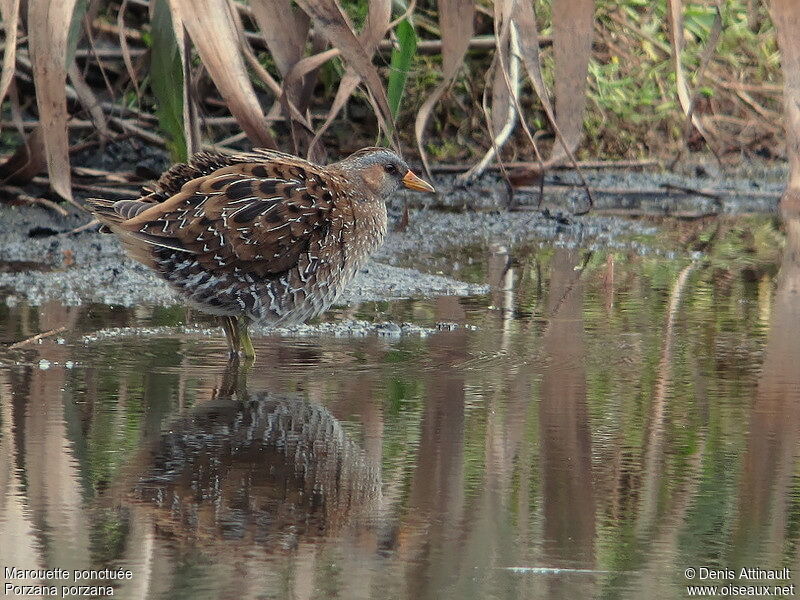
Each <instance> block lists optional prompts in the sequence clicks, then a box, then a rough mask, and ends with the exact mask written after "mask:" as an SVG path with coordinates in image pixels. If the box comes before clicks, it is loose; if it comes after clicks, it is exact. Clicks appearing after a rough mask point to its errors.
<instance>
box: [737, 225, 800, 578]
mask: <svg viewBox="0 0 800 600" xmlns="http://www.w3.org/2000/svg"><path fill="white" fill-rule="evenodd" d="M784 217H785V218H784V229H785V232H786V246H785V248H784V253H783V260H782V262H781V267H780V271H779V273H778V277H777V282H776V286H775V292H774V297H773V301H772V311H771V319H770V325H769V331H768V333H767V341H766V348H765V352H764V362H763V366H762V370H761V375H760V377H759V381H758V387H757V389H756V393H755V397H754V398H753V402H752V405H751V407H750V428H749V433H748V436H747V446H746V450H745V454H744V457H743V462H742V474H741V479H740V483H739V486H738V499H737V518H736V520H735V525H734V528H733V548H732V550H733V552H732V556H731V558H732V560H733V561H735V564H734V565H731V566H732V567H734V566H739V567H741V566H747V567H752V566H759V567H763V568H778V567H781V566H784V564H785V561H786V558H787V557H785V552H786V548H787V543H789V542H790V540H789V539H787V536H788V535H790V534H791V532H792V529H793V528H792V525H791V522H792V514H791V513H792V504H794V503H796V502H797V492H796V485H797V484H796V473H797V464H798V462H797V461H798V456H799V454H800V450H799V448H798V443H799V442H800V368H798V365H800V336H798V335H797V327H798V324H800V215H798V214H785V215H784ZM791 543H793V544H794V545H796V543H794V542H791ZM791 564H792V566H793V568H794V569H798V568H800V553H798V552H797V551H796V550H795V552H794V556H792V557H791ZM794 569H793V570H794ZM795 572H796V571H795Z"/></svg>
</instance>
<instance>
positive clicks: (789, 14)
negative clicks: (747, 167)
mask: <svg viewBox="0 0 800 600" xmlns="http://www.w3.org/2000/svg"><path fill="white" fill-rule="evenodd" d="M769 8H770V14H771V16H772V21H773V23H775V30H776V33H777V37H778V48H779V49H780V51H781V69H782V70H783V77H784V92H783V109H784V123H785V127H786V145H787V153H788V156H789V167H790V168H789V187H788V189H787V192H786V194H785V195H784V198H783V199H782V200H781V203H782V206H783V207H784V208H793V209H795V210H798V209H799V208H800V207H799V206H797V205H800V202H798V200H797V194H796V193H794V194H791V193H789V192H790V190H795V192H796V190H798V189H800V37H798V35H797V32H798V31H800V13H798V11H797V3H796V2H795V0H772V2H770V5H769ZM790 203H791V204H792V205H795V206H791V207H790V206H788V205H789V204H790Z"/></svg>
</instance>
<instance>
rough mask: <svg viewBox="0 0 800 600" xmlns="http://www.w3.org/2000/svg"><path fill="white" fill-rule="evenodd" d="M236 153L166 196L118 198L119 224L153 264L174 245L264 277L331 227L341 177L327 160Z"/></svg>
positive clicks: (208, 263) (207, 263)
mask: <svg viewBox="0 0 800 600" xmlns="http://www.w3.org/2000/svg"><path fill="white" fill-rule="evenodd" d="M233 158H234V160H232V161H230V162H229V163H228V164H226V165H225V166H222V167H219V168H216V169H214V170H212V171H211V172H209V173H207V174H205V175H202V176H200V177H195V178H193V179H188V180H186V181H185V182H184V183H183V184H182V185H181V187H180V190H179V191H178V192H177V193H175V194H173V195H171V196H169V197H168V198H167V199H166V200H164V201H163V202H159V203H156V204H153V203H149V202H138V203H137V202H130V201H127V202H126V201H122V202H117V203H114V205H113V210H114V212H115V213H116V214H119V215H120V216H124V217H126V218H124V220H121V221H117V222H116V223H113V224H112V228H113V229H114V230H115V231H117V232H118V233H120V234H121V235H122V237H123V240H124V241H125V242H126V244H127V245H128V247H129V249H130V250H132V254H133V255H134V257H135V258H137V259H139V260H143V262H145V263H150V264H152V258H151V257H152V255H153V249H154V248H159V247H160V248H170V249H173V250H176V251H180V252H186V253H188V254H192V255H194V256H196V257H197V260H198V261H199V262H200V263H201V264H202V265H203V267H204V268H206V269H207V270H209V271H217V270H224V271H234V270H236V269H240V270H243V271H246V272H248V273H251V274H253V275H258V276H261V277H270V276H276V275H277V274H280V273H283V272H285V271H287V270H288V269H291V268H293V267H294V266H296V265H297V264H298V260H299V257H300V256H301V255H302V254H303V253H305V252H308V251H309V248H310V247H311V246H312V243H313V242H314V241H318V240H321V239H322V238H323V237H324V236H325V234H326V232H327V226H328V225H327V224H328V222H329V215H330V212H331V210H332V208H333V201H334V197H335V195H337V194H338V185H337V182H336V181H334V180H333V179H331V178H329V177H327V176H326V174H325V173H324V171H323V170H322V168H321V167H318V166H316V165H313V164H311V163H309V162H306V161H303V160H302V159H297V158H295V157H291V156H289V155H283V154H281V153H274V152H256V153H251V154H247V155H234V156H233ZM189 168H194V167H191V166H190V167H189ZM165 175H166V174H165ZM162 179H163V177H162ZM159 183H161V182H159ZM170 185H172V184H170ZM120 213H122V214H120ZM148 257H150V258H148Z"/></svg>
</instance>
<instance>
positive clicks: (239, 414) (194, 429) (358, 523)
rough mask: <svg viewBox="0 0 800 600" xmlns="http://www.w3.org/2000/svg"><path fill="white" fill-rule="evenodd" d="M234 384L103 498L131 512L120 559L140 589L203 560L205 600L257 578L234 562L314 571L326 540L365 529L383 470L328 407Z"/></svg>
mask: <svg viewBox="0 0 800 600" xmlns="http://www.w3.org/2000/svg"><path fill="white" fill-rule="evenodd" d="M236 377H241V374H240V373H239V374H235V371H234V374H232V375H230V376H229V377H227V381H226V383H225V385H223V387H222V388H221V390H220V392H219V393H218V394H217V395H215V397H214V398H212V399H211V400H209V401H208V402H206V403H204V404H202V405H200V406H197V407H196V408H195V409H194V410H193V411H192V412H191V413H190V414H189V415H187V416H185V417H183V418H180V419H179V420H177V421H175V422H173V423H171V424H170V425H169V426H168V427H167V428H165V429H164V430H163V431H162V433H160V434H159V435H158V438H157V439H156V440H154V441H153V442H152V443H151V444H150V445H149V446H148V447H147V448H146V449H145V450H142V451H141V452H140V453H139V455H138V456H136V457H134V458H132V460H131V461H130V465H131V466H130V467H129V469H128V472H127V473H126V475H125V476H124V477H123V479H124V482H122V481H120V482H118V483H117V484H116V485H115V486H114V490H112V491H110V492H109V495H110V496H112V497H115V501H114V504H117V503H118V502H117V501H120V502H119V503H121V504H122V505H123V507H124V508H125V509H127V510H126V512H128V513H129V523H130V527H131V530H132V531H131V535H130V542H131V546H129V553H128V556H127V559H128V560H129V561H133V562H134V563H139V564H142V563H144V564H149V565H150V568H149V569H146V571H148V572H151V571H152V572H153V577H152V578H151V581H150V582H149V583H148V584H146V585H145V587H147V590H138V591H139V592H141V591H146V592H147V593H148V594H151V593H152V592H153V591H154V590H155V589H156V588H158V587H159V585H160V584H163V583H165V582H168V581H175V580H176V579H175V578H180V572H181V571H182V570H184V569H186V568H187V566H188V567H191V565H192V564H197V562H201V563H206V562H207V561H209V560H210V561H212V562H213V563H215V565H216V566H215V569H216V573H215V574H214V576H213V577H209V579H208V580H207V581H206V582H205V583H204V584H203V587H204V588H206V589H205V592H208V593H210V594H211V596H210V597H216V596H214V593H216V592H214V591H213V589H217V590H219V589H221V587H220V586H222V587H224V588H225V589H227V590H231V589H235V590H237V591H238V592H242V593H244V591H245V590H246V589H247V588H249V587H250V586H252V585H256V586H259V585H263V584H264V581H263V577H259V582H258V583H257V582H256V581H255V580H252V579H250V578H248V577H243V576H242V575H243V574H242V572H241V569H242V565H243V564H245V563H247V564H248V565H249V566H248V567H247V569H246V570H247V572H250V573H252V572H254V571H253V570H252V569H253V566H254V565H253V562H254V561H255V562H256V563H259V564H262V563H264V562H265V561H270V560H274V559H277V558H279V557H281V556H288V554H287V553H291V554H292V555H293V556H294V559H298V558H299V559H300V564H302V563H303V562H305V563H307V564H309V565H313V563H314V561H315V557H316V555H317V554H318V552H319V548H320V546H321V545H323V544H324V542H325V540H326V539H328V538H331V537H336V536H337V535H345V534H344V533H343V532H345V531H355V532H356V535H358V534H359V533H358V532H363V530H364V528H369V527H370V525H369V523H370V522H371V520H370V515H371V514H372V511H374V510H375V509H376V508H377V507H378V506H379V504H380V500H381V481H380V471H379V469H378V467H377V465H375V464H374V462H371V461H370V460H369V459H368V458H367V456H366V455H365V453H364V451H363V450H362V449H361V448H360V447H359V445H358V444H356V443H355V442H354V441H353V440H351V439H350V438H349V437H348V435H347V433H346V432H345V431H344V429H343V428H342V426H341V424H340V423H339V421H338V420H337V419H336V418H335V417H334V416H333V415H332V414H331V412H330V411H329V410H328V409H327V408H325V407H324V406H322V405H320V404H316V403H313V402H309V401H308V400H307V399H305V397H304V396H303V395H301V394H291V393H273V392H271V391H258V392H254V393H250V392H248V391H247V389H246V387H243V383H242V382H241V381H236V380H235V378H236ZM107 499H108V498H107ZM135 540H139V541H140V543H137V542H136V541H135ZM135 548H138V550H136V549H135ZM159 556H160V557H161V559H162V560H159V558H158V557H159ZM164 557H168V558H167V560H166V564H164V562H163V558H164ZM165 567H166V568H167V571H168V572H163V570H164V569H165ZM237 572H238V575H237ZM209 575H210V574H209ZM301 579H304V578H301ZM143 583H144V582H143V581H142V578H141V577H140V578H139V581H138V582H137V583H136V585H139V586H141V585H142V584H143ZM128 591H130V592H132V591H133V590H128ZM148 597H150V596H148ZM242 597H244V596H242Z"/></svg>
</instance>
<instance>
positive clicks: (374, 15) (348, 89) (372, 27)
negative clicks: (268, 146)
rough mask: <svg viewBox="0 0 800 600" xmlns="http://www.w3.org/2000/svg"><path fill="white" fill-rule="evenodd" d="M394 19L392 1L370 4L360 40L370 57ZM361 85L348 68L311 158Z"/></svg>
mask: <svg viewBox="0 0 800 600" xmlns="http://www.w3.org/2000/svg"><path fill="white" fill-rule="evenodd" d="M391 17H392V3H391V0H379V1H376V2H370V4H369V12H368V13H367V21H366V23H365V24H364V30H363V31H362V32H361V34H360V35H359V40H360V41H361V44H362V45H363V47H364V49H365V50H366V51H367V52H369V53H370V56H372V55H374V54H375V51H376V50H377V49H378V44H379V43H380V41H381V40H382V39H383V37H384V36H385V35H386V31H387V30H388V29H389V20H390V19H391ZM359 83H361V77H359V76H358V74H357V73H356V71H355V69H353V68H352V67H348V68H347V70H346V71H345V74H344V76H343V77H342V80H341V82H339V89H337V90H336V97H335V98H334V99H333V104H332V105H331V108H330V110H329V111H328V115H327V116H326V117H325V122H324V123H323V124H322V126H321V127H320V128H319V130H318V131H317V133H316V135H315V136H314V139H313V140H311V144H310V145H309V147H308V154H309V158H313V156H314V150H315V148H316V145H317V144H318V143H319V140H320V138H321V137H322V134H324V133H325V131H326V130H327V129H328V127H330V125H331V123H333V120H334V119H335V118H336V116H337V115H338V114H339V111H341V110H342V108H343V107H344V105H345V104H346V103H347V101H348V100H349V99H350V96H352V95H353V92H354V91H355V89H356V88H357V87H358V84H359Z"/></svg>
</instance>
